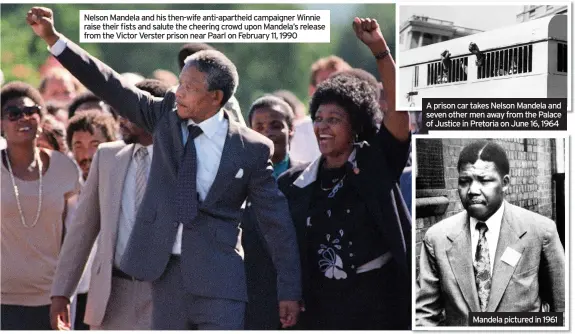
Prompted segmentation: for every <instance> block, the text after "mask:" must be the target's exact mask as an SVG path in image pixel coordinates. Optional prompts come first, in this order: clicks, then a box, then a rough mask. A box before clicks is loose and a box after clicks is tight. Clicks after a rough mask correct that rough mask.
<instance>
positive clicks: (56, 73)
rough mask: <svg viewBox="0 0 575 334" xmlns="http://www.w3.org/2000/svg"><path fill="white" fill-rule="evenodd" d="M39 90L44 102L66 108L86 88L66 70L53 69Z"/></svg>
mask: <svg viewBox="0 0 575 334" xmlns="http://www.w3.org/2000/svg"><path fill="white" fill-rule="evenodd" d="M38 89H39V91H40V93H41V94H42V98H44V101H46V102H47V103H52V104H54V105H56V106H60V107H65V106H67V105H68V104H69V103H70V102H71V101H72V99H74V98H75V97H76V96H77V95H78V94H80V93H81V92H82V91H83V89H84V88H83V86H82V85H81V84H80V82H78V80H76V78H74V77H73V76H72V75H71V74H70V72H68V71H67V70H66V69H64V68H62V67H53V68H51V69H50V70H48V71H47V72H46V74H45V75H44V77H43V78H42V81H41V82H40V86H39V88H38Z"/></svg>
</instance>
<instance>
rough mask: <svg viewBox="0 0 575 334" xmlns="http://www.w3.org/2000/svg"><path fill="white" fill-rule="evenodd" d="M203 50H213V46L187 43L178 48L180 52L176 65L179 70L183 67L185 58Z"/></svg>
mask: <svg viewBox="0 0 575 334" xmlns="http://www.w3.org/2000/svg"><path fill="white" fill-rule="evenodd" d="M203 50H215V48H214V47H213V46H211V45H209V44H204V43H188V44H185V45H183V46H182V47H181V48H180V52H178V65H179V66H180V71H181V70H182V69H183V68H184V65H185V61H186V58H188V57H189V56H191V55H193V54H194V53H196V52H199V51H203Z"/></svg>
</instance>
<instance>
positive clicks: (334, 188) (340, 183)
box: [319, 174, 347, 198]
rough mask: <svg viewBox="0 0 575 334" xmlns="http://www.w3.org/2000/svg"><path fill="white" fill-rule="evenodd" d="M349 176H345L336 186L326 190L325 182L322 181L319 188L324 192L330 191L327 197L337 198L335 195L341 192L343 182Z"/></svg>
mask: <svg viewBox="0 0 575 334" xmlns="http://www.w3.org/2000/svg"><path fill="white" fill-rule="evenodd" d="M346 176H347V174H344V175H343V177H342V178H341V179H340V180H339V182H337V183H336V184H335V185H333V186H331V187H327V188H324V186H323V182H322V181H321V180H320V183H319V187H320V188H321V190H323V191H330V190H331V192H330V193H329V195H327V198H333V197H334V196H335V194H337V192H338V191H339V189H340V188H341V187H343V181H344V180H345V177H346Z"/></svg>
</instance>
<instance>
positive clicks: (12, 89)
mask: <svg viewBox="0 0 575 334" xmlns="http://www.w3.org/2000/svg"><path fill="white" fill-rule="evenodd" d="M21 97H27V98H29V99H31V100H32V101H34V103H36V104H37V105H38V106H40V108H41V110H40V113H41V116H43V115H44V113H45V112H46V103H44V99H43V98H42V94H40V92H39V91H38V90H37V89H36V88H34V86H32V85H29V84H27V83H25V82H21V81H12V82H10V83H7V84H6V85H4V86H3V87H2V90H1V91H0V108H1V109H2V110H4V104H5V103H6V102H8V101H9V100H13V99H17V98H21Z"/></svg>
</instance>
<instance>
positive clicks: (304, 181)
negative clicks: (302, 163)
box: [293, 148, 357, 188]
mask: <svg viewBox="0 0 575 334" xmlns="http://www.w3.org/2000/svg"><path fill="white" fill-rule="evenodd" d="M356 154H357V149H355V148H354V149H353V151H352V152H351V154H350V155H349V158H347V161H349V162H351V163H352V164H353V167H357V160H356V159H355V156H356ZM320 161H321V155H320V156H319V157H317V159H315V160H314V161H313V162H312V163H311V164H309V166H307V167H306V169H304V171H303V172H302V173H301V174H300V176H299V177H298V178H297V179H296V180H295V181H294V183H293V184H294V185H295V186H297V187H299V188H305V187H307V186H309V185H310V184H312V183H313V182H315V180H317V173H318V171H319V163H320Z"/></svg>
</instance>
